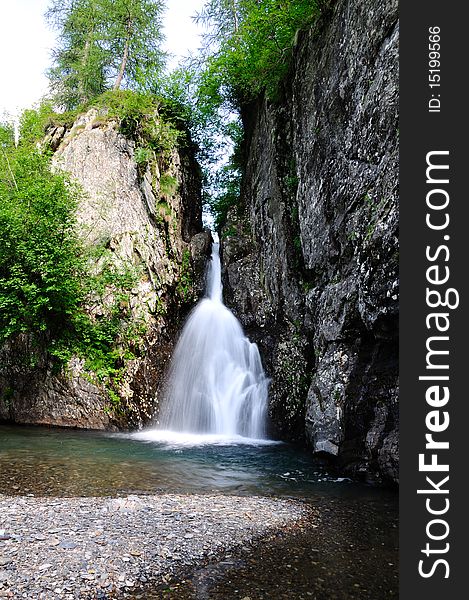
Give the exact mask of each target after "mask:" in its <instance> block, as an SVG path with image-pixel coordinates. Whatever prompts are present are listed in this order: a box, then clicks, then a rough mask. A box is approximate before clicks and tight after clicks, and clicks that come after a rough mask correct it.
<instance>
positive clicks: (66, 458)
mask: <svg viewBox="0 0 469 600" xmlns="http://www.w3.org/2000/svg"><path fill="white" fill-rule="evenodd" d="M167 492H172V493H193V494H204V493H224V494H237V495H239V494H243V495H244V494H256V495H273V496H281V497H295V498H298V499H301V500H302V501H303V502H308V503H311V504H312V505H313V506H314V507H315V509H316V510H318V511H319V514H320V519H319V522H311V523H310V522H305V523H303V524H302V525H301V526H300V527H297V528H294V529H293V530H288V531H286V532H284V531H280V532H279V533H277V534H276V535H275V536H273V537H272V538H271V539H269V540H268V542H267V543H266V542H265V541H264V540H261V541H260V542H259V545H258V546H255V547H253V548H250V549H248V550H246V549H244V548H243V549H240V550H239V552H238V551H236V553H235V554H234V555H233V556H231V558H230V557H226V558H223V557H221V558H220V559H218V560H215V561H211V562H209V563H208V564H207V565H206V566H201V567H200V568H198V569H197V570H196V571H194V572H191V573H182V574H180V579H178V578H177V577H176V579H175V580H173V581H172V582H171V583H169V584H166V583H165V584H164V586H163V587H158V586H157V587H155V586H154V585H153V584H149V585H148V586H147V587H146V588H145V589H142V590H139V591H135V590H134V592H132V594H131V595H129V596H125V595H124V596H123V597H129V598H130V597H131V598H142V599H144V600H153V599H155V600H156V599H161V598H167V599H168V600H200V598H210V599H212V600H225V599H226V598H238V597H239V598H244V597H246V596H248V597H250V598H255V599H256V600H257V599H265V600H270V598H272V597H273V596H272V590H275V598H278V599H279V600H281V599H285V600H290V599H291V598H295V600H309V598H311V597H313V598H317V599H319V600H326V599H327V600H384V599H385V598H386V599H389V600H394V599H397V598H398V572H397V562H398V502H397V494H395V493H394V492H392V491H389V490H385V489H381V488H378V487H373V486H369V485H364V484H362V483H358V482H353V481H351V480H350V479H347V478H343V477H338V476H337V474H335V473H333V472H332V471H329V470H328V468H327V467H326V465H325V464H324V463H321V462H320V461H318V460H315V459H314V458H312V457H311V455H310V454H309V453H308V452H306V451H301V450H298V449H297V448H295V447H292V446H290V445H288V444H281V443H272V442H259V441H254V440H246V439H242V438H234V439H227V438H223V437H213V436H206V437H204V438H202V437H200V436H195V437H190V436H179V435H174V434H170V433H161V432H158V433H157V432H151V431H150V432H149V431H143V432H140V433H136V434H106V433H102V432H93V431H77V430H67V429H55V428H45V427H19V426H15V427H13V426H6V425H0V493H4V494H10V495H11V494H18V495H19V494H34V495H36V496H39V495H43V496H65V497H66V496H106V495H111V496H119V495H127V494H159V493H167ZM246 552H247V553H246Z"/></svg>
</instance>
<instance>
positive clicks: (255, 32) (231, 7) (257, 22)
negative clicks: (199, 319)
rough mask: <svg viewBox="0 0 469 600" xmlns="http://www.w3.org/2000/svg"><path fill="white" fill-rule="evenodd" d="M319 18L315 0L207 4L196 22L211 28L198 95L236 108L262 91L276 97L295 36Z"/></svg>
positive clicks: (226, 0)
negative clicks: (199, 93) (200, 92)
mask: <svg viewBox="0 0 469 600" xmlns="http://www.w3.org/2000/svg"><path fill="white" fill-rule="evenodd" d="M318 13H319V8H318V3H317V2H316V1H315V0H285V1H283V2H278V0H208V2H207V3H206V5H205V7H204V9H203V10H202V12H201V13H200V15H199V17H198V18H199V20H201V21H203V22H205V23H206V24H208V25H209V26H211V30H210V33H209V34H208V36H206V42H207V57H206V61H205V68H204V71H203V73H202V77H201V89H202V93H203V94H204V95H207V96H208V97H211V98H213V100H214V101H215V102H217V101H219V99H220V98H225V99H228V100H230V101H231V102H233V103H234V104H235V105H237V104H239V103H244V102H247V101H249V100H250V99H252V98H254V97H256V96H257V95H258V94H259V93H261V92H264V91H266V92H267V94H268V96H270V97H275V96H276V94H277V89H278V83H279V81H280V80H281V79H282V77H284V75H285V74H286V72H287V70H288V66H289V58H290V54H291V49H292V47H293V43H294V37H295V33H296V31H297V30H298V29H301V28H304V27H305V26H306V25H308V24H309V23H311V22H312V21H313V19H314V18H316V17H317V15H318Z"/></svg>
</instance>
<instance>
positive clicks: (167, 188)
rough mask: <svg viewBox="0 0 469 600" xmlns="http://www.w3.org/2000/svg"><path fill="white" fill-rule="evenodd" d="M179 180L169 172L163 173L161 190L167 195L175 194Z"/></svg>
mask: <svg viewBox="0 0 469 600" xmlns="http://www.w3.org/2000/svg"><path fill="white" fill-rule="evenodd" d="M178 185H179V183H178V180H177V179H176V177H174V176H173V175H170V174H169V173H162V174H161V176H160V190H161V193H162V194H164V195H165V196H173V195H174V194H175V193H176V191H177V189H178Z"/></svg>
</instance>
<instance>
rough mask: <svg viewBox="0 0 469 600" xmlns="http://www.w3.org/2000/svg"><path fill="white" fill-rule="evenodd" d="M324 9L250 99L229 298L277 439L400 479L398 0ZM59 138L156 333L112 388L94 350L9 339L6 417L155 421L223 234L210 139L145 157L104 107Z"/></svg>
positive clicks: (88, 206) (57, 159)
mask: <svg viewBox="0 0 469 600" xmlns="http://www.w3.org/2000/svg"><path fill="white" fill-rule="evenodd" d="M323 4H324V6H323V10H322V14H321V17H320V18H319V20H318V21H316V22H315V23H314V25H312V26H311V27H309V28H306V29H304V30H301V31H299V32H298V33H297V36H296V39H295V46H294V49H293V56H292V60H291V66H290V70H289V73H288V76H287V77H286V79H285V80H284V81H283V83H282V85H281V89H280V91H279V96H278V98H275V100H268V99H267V98H265V97H260V98H257V99H256V100H255V101H252V102H251V103H250V104H247V105H245V106H244V107H243V109H242V121H243V126H244V145H243V153H244V161H245V164H244V173H243V183H242V189H241V197H240V199H239V202H238V205H237V206H236V207H234V208H232V209H231V211H230V213H229V214H228V219H227V222H226V223H225V225H224V226H223V228H222V230H221V232H220V239H221V254H222V263H223V265H222V266H223V284H224V298H225V302H226V304H227V306H229V308H230V309H231V310H232V311H233V312H234V314H235V315H236V317H237V318H238V319H239V320H240V321H241V323H242V325H243V327H244V330H245V332H246V334H247V335H248V337H249V338H250V339H251V340H252V341H255V342H256V343H257V344H258V346H259V349H260V352H261V356H262V360H263V363H264V367H265V369H266V371H267V374H268V376H269V377H270V378H271V384H270V391H269V420H270V433H271V434H272V435H273V436H275V437H277V438H280V439H283V440H290V441H295V442H299V443H301V444H306V445H307V446H308V447H309V448H310V450H311V451H312V453H314V454H317V455H319V456H327V457H329V458H331V459H333V460H334V463H335V464H336V465H337V466H338V467H339V468H340V469H342V470H344V471H346V472H347V473H350V474H353V475H354V476H360V477H366V478H369V479H375V480H385V481H391V482H396V481H397V480H398V422H399V418H398V414H399V413H398V372H397V321H398V242H397V228H398V208H397V202H398V139H399V131H398V121H397V114H398V113H397V110H398V67H397V59H398V31H399V25H398V15H397V2H395V1H394V0H386V1H385V2H377V1H375V0H373V1H371V2H365V1H364V0H338V1H337V2H326V3H323ZM44 144H45V145H47V146H49V147H50V148H51V149H52V150H53V151H54V165H55V167H54V168H57V169H64V170H65V171H67V172H69V173H71V175H72V176H73V178H74V179H76V180H77V181H78V182H79V184H80V186H81V187H82V189H83V192H84V194H83V197H82V200H81V202H80V205H79V209H78V223H79V227H80V235H81V236H82V237H83V239H85V240H86V242H87V244H89V245H91V246H96V247H103V248H105V249H106V252H107V253H108V256H110V257H111V258H110V260H112V261H114V263H115V264H117V265H124V266H126V267H129V266H130V267H131V268H132V269H133V270H134V272H135V273H136V280H134V282H133V283H132V285H131V286H130V289H129V290H128V300H127V301H126V302H128V306H127V308H126V310H128V314H129V323H131V324H132V326H133V327H135V330H136V331H137V332H138V331H140V332H141V333H139V334H138V335H139V343H138V347H137V348H135V352H133V355H132V357H131V358H130V359H128V360H127V359H126V360H123V363H122V373H121V377H120V378H119V380H118V381H117V383H116V386H115V387H114V388H113V389H111V390H110V389H109V387H106V385H103V384H102V382H100V381H99V380H98V379H97V378H96V377H95V376H94V375H93V373H90V372H88V371H87V369H86V368H85V365H84V361H83V360H81V359H79V358H74V359H72V360H71V361H70V362H69V363H68V365H67V368H66V369H65V370H64V371H63V372H61V373H57V372H55V371H54V369H53V368H52V367H51V365H50V363H49V362H48V359H47V351H45V352H42V351H40V350H38V349H37V348H36V347H33V346H32V344H31V340H30V338H29V337H28V336H27V335H23V336H20V337H19V338H17V339H15V340H14V341H12V342H11V343H10V342H8V343H7V344H6V345H4V346H3V347H2V348H1V349H0V420H4V421H10V422H15V423H34V424H46V425H58V426H66V427H80V428H92V429H133V428H138V427H141V426H142V425H144V424H147V423H148V422H149V421H150V420H151V418H152V416H153V415H155V414H157V411H158V394H159V392H160V389H161V385H162V382H163V380H164V376H165V373H166V371H167V366H168V359H169V357H170V355H171V352H172V349H173V346H174V342H175V340H176V339H177V335H178V332H179V330H180V327H181V325H182V323H183V321H184V318H185V316H186V315H187V314H188V312H189V310H190V308H191V307H192V306H193V305H194V303H195V301H196V300H197V299H198V298H199V297H200V296H201V294H202V293H203V282H204V270H205V266H206V262H207V257H208V256H209V255H210V245H211V235H210V233H209V232H208V231H204V230H203V226H202V199H201V181H200V170H199V167H198V165H197V163H196V160H195V151H196V149H195V148H194V147H193V146H191V144H186V145H184V144H182V145H177V146H175V147H174V148H173V149H172V150H171V151H170V152H169V153H166V155H163V154H160V155H155V156H154V157H153V158H152V160H150V161H148V160H142V152H141V148H139V147H138V145H137V144H136V143H135V141H134V140H132V139H130V138H129V137H128V136H127V137H126V135H124V134H123V133H122V131H120V129H119V123H118V120H116V119H114V118H112V117H110V116H109V115H108V114H107V113H106V110H103V109H99V108H92V109H91V110H89V111H88V112H86V113H84V114H82V115H80V116H78V118H77V119H76V120H74V122H73V123H71V124H69V125H66V126H62V125H55V126H52V127H50V128H49V130H48V132H47V136H46V139H45V141H44ZM100 260H102V259H101V258H99V257H98V258H97V260H96V263H95V265H94V267H93V268H96V269H99V266H100ZM110 295H111V296H112V293H111V294H110ZM106 309H107V308H106V302H105V303H104V304H100V305H97V306H94V307H90V311H92V312H93V313H94V314H95V315H98V316H99V315H100V314H103V313H105V312H106ZM43 345H44V348H45V349H46V350H47V334H45V337H44V344H43ZM31 356H33V357H34V361H32V362H33V364H32V363H31V360H30V358H31ZM116 395H117V400H118V402H117V403H116Z"/></svg>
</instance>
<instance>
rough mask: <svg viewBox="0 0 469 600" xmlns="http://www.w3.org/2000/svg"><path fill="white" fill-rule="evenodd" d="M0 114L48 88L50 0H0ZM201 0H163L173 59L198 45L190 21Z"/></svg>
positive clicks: (52, 41) (18, 108)
mask: <svg viewBox="0 0 469 600" xmlns="http://www.w3.org/2000/svg"><path fill="white" fill-rule="evenodd" d="M0 3H1V8H0V73H1V79H0V118H1V117H2V115H4V114H5V113H6V114H9V115H11V116H13V115H15V114H17V113H18V112H21V110H22V109H24V108H29V107H30V106H32V105H33V104H34V103H35V102H37V101H38V100H39V99H40V98H41V97H42V96H43V95H44V94H45V92H46V90H47V78H46V77H45V74H44V72H45V70H46V69H47V68H48V67H49V66H50V63H51V59H50V51H51V49H52V48H53V47H54V44H55V37H54V33H53V32H52V31H51V30H50V29H49V27H48V26H47V25H46V23H45V20H44V13H45V11H46V9H47V7H48V5H49V0H0ZM203 3H204V0H166V4H167V7H168V8H167V11H166V15H165V30H164V33H165V36H166V42H165V46H164V49H165V50H166V51H168V52H170V53H171V54H174V55H175V57H174V58H173V59H172V60H171V61H170V63H169V66H170V67H174V66H175V65H176V64H177V62H178V59H179V58H181V57H183V56H187V55H188V54H189V53H190V52H191V51H195V50H197V48H198V47H199V45H200V39H199V33H200V27H197V26H196V25H195V23H194V22H193V21H192V19H191V16H193V15H194V14H195V13H196V12H197V11H199V10H200V9H201V7H202V5H203Z"/></svg>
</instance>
